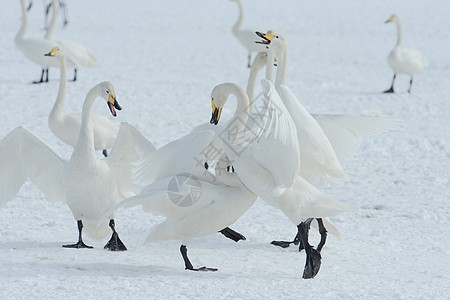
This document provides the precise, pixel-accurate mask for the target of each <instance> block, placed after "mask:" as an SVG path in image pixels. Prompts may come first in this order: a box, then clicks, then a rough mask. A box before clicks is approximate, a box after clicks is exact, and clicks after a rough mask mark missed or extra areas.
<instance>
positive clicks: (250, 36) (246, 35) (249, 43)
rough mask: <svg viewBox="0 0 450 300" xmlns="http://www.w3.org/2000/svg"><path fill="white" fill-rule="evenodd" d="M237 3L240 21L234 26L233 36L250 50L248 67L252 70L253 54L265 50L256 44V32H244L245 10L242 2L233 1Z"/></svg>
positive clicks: (238, 0)
mask: <svg viewBox="0 0 450 300" xmlns="http://www.w3.org/2000/svg"><path fill="white" fill-rule="evenodd" d="M231 1H234V2H236V3H237V5H238V7H239V19H238V20H237V21H236V24H234V26H233V29H232V30H233V34H234V36H235V37H236V38H237V39H238V41H239V42H240V43H241V44H242V46H244V47H245V48H246V49H247V50H248V62H247V66H248V67H249V68H250V61H251V59H252V52H259V51H261V50H264V49H263V48H261V46H258V45H257V44H255V33H254V32H255V31H253V30H242V29H241V26H242V22H243V20H244V10H243V8H242V3H241V0H231Z"/></svg>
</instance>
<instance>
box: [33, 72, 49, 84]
mask: <svg viewBox="0 0 450 300" xmlns="http://www.w3.org/2000/svg"><path fill="white" fill-rule="evenodd" d="M44 73H45V69H42V73H41V79H40V80H39V81H33V83H34V84H37V83H43V82H44ZM47 78H48V72H47ZM47 81H48V80H47Z"/></svg>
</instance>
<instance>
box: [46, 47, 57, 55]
mask: <svg viewBox="0 0 450 300" xmlns="http://www.w3.org/2000/svg"><path fill="white" fill-rule="evenodd" d="M58 51H59V48H53V49H52V50H51V51H50V52H49V53H46V54H44V56H55V55H56V52H58Z"/></svg>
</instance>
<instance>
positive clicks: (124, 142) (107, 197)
mask: <svg viewBox="0 0 450 300" xmlns="http://www.w3.org/2000/svg"><path fill="white" fill-rule="evenodd" d="M98 97H101V98H103V99H105V100H106V101H107V104H108V106H109V109H110V111H111V113H112V115H113V116H115V115H116V110H115V109H120V106H119V104H118V103H117V101H116V97H115V91H114V87H113V85H112V84H111V83H110V82H101V83H99V84H97V85H96V86H94V87H93V88H92V89H91V90H90V91H89V93H88V94H87V96H86V100H85V101H84V105H83V111H82V123H81V128H80V134H79V139H78V143H77V145H76V147H75V150H74V152H73V153H72V156H71V157H70V159H69V160H68V161H66V160H63V159H61V158H60V157H59V156H58V155H57V154H56V153H55V152H54V151H53V150H52V149H50V147H48V146H47V145H46V144H45V143H44V142H43V141H42V140H41V139H39V138H38V137H36V136H35V135H34V134H33V133H31V132H30V131H28V130H27V129H25V128H24V127H18V128H16V129H14V130H13V131H11V132H10V133H9V134H8V135H7V136H6V137H5V138H4V139H3V140H2V141H1V142H0V165H1V166H2V168H0V190H1V191H2V193H0V204H4V203H5V202H7V201H8V200H10V199H11V198H13V197H14V196H15V195H16V193H17V192H18V190H19V189H20V187H21V186H22V184H23V183H24V182H25V180H26V179H27V178H29V179H30V180H31V181H32V182H33V183H34V184H36V185H37V186H38V187H39V189H40V190H42V191H43V192H44V193H45V194H46V195H47V196H48V198H49V200H53V201H54V200H60V201H63V202H67V204H68V206H69V208H70V210H71V211H72V214H73V216H74V218H75V219H76V220H77V224H78V232H79V239H78V242H77V243H76V244H73V245H64V246H63V247H70V248H91V247H90V246H87V245H85V244H84V242H83V239H82V229H83V225H85V226H86V229H87V233H89V234H90V235H92V236H93V237H94V238H98V239H101V238H104V237H106V235H107V229H108V225H107V223H103V224H101V226H100V227H98V228H97V227H96V224H97V222H98V220H99V219H100V217H101V216H102V215H103V214H104V213H105V212H106V211H107V210H108V209H110V208H111V207H112V206H114V205H115V204H116V203H117V202H118V201H119V200H120V199H124V198H126V197H129V196H132V195H134V194H135V193H136V192H137V191H138V189H137V187H136V186H134V185H133V184H132V183H131V173H130V172H131V162H132V161H133V160H135V159H139V157H140V155H142V153H145V152H149V151H153V150H154V147H153V145H151V143H149V142H148V141H147V140H146V139H145V138H144V137H142V135H140V133H139V132H138V131H137V130H136V129H135V128H134V127H132V126H131V125H128V124H125V123H124V124H122V126H121V127H120V130H119V134H118V137H117V140H116V143H115V144H114V147H113V149H112V150H111V155H110V156H109V157H107V158H105V159H103V160H98V159H97V158H96V157H95V152H94V134H93V129H92V118H91V110H92V106H93V104H94V101H95V100H96V99H97V98H98ZM109 218H110V221H109V227H110V228H111V230H112V231H113V234H112V236H111V239H110V240H109V242H108V243H107V244H106V246H105V248H106V249H109V250H112V251H116V250H126V247H125V246H124V245H123V244H122V242H121V241H120V239H119V238H118V235H117V233H116V231H115V224H114V215H112V214H111V215H110V216H109Z"/></svg>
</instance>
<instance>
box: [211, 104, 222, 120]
mask: <svg viewBox="0 0 450 300" xmlns="http://www.w3.org/2000/svg"><path fill="white" fill-rule="evenodd" d="M221 114H222V107H220V108H219V107H217V106H216V105H215V104H214V101H213V102H212V116H211V121H209V123H211V124H214V125H217V124H218V123H219V119H220V115H221Z"/></svg>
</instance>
